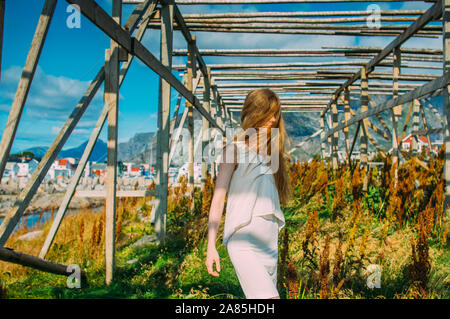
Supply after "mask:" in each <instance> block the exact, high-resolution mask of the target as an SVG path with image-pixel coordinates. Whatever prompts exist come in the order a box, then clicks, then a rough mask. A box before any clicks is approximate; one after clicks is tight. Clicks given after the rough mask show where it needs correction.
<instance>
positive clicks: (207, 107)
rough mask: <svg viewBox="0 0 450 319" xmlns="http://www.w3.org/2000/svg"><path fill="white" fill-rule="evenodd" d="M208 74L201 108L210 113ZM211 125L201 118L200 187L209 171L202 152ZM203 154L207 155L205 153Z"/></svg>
mask: <svg viewBox="0 0 450 319" xmlns="http://www.w3.org/2000/svg"><path fill="white" fill-rule="evenodd" d="M207 71H208V74H210V73H211V69H210V68H208V69H207ZM209 79H210V76H209V77H208V78H207V79H206V80H205V81H204V82H205V86H204V90H203V108H204V109H205V110H206V111H207V112H209V113H211V96H210V93H211V86H210V80H209ZM210 128H211V125H210V124H209V122H208V121H207V120H206V119H205V118H202V130H201V138H202V151H201V154H202V159H201V161H202V171H201V174H202V180H201V183H202V189H204V187H205V182H206V172H209V158H208V157H207V156H205V157H203V154H204V152H205V150H206V149H207V147H208V145H209V143H210V142H211V131H210ZM205 155H209V153H208V154H205Z"/></svg>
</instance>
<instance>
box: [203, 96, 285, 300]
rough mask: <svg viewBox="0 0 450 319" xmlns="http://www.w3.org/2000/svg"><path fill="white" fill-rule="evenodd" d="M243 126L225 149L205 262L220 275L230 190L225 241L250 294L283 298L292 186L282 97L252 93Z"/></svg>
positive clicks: (209, 270)
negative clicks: (283, 239) (281, 260)
mask: <svg viewBox="0 0 450 319" xmlns="http://www.w3.org/2000/svg"><path fill="white" fill-rule="evenodd" d="M241 129H242V130H241V132H239V133H238V134H236V135H235V136H234V138H233V140H232V141H231V142H230V143H228V144H227V145H226V146H225V147H224V150H223V152H222V160H221V162H220V165H219V173H218V176H217V178H216V184H215V189H214V194H213V198H212V201H211V208H210V212H209V229H208V248H207V253H206V261H205V264H206V267H207V269H208V273H209V274H211V275H212V276H215V277H218V276H219V272H220V257H219V254H218V252H217V249H216V238H217V232H218V229H219V224H220V221H221V218H222V212H223V208H224V205H225V198H226V196H227V193H228V199H227V207H226V216H225V226H224V234H223V243H224V246H225V247H226V248H227V251H228V254H229V256H230V259H231V262H232V263H233V266H234V269H235V271H236V274H237V277H238V279H239V283H240V284H241V287H242V290H243V291H244V294H245V297H246V298H248V299H254V298H258V299H265V298H277V299H279V298H280V296H279V293H278V290H277V264H278V233H279V231H280V230H281V229H282V227H283V226H284V225H285V220H284V216H283V213H282V211H281V208H280V202H281V203H282V204H284V205H285V204H287V202H288V201H289V199H290V196H291V193H292V189H291V184H290V179H289V167H288V164H287V161H286V159H285V156H286V155H287V154H286V153H285V151H284V142H285V140H286V141H287V140H288V139H287V135H286V132H285V129H284V122H283V118H282V116H281V103H280V99H279V97H278V95H277V94H276V93H274V92H273V91H272V90H270V89H258V90H253V91H251V92H250V93H249V94H248V95H247V97H246V99H245V102H244V105H243V108H242V112H241ZM287 156H288V157H289V155H287ZM214 264H215V266H216V270H214V268H213V267H214Z"/></svg>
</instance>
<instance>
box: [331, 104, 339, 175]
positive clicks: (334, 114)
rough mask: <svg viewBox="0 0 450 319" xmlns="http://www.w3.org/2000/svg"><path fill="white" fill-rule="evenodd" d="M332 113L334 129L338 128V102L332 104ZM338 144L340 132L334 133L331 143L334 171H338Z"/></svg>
mask: <svg viewBox="0 0 450 319" xmlns="http://www.w3.org/2000/svg"><path fill="white" fill-rule="evenodd" d="M331 113H332V115H331V117H332V121H333V128H335V127H336V126H338V110H337V103H336V102H334V103H332V104H331ZM338 143H339V132H335V133H333V138H332V142H331V149H332V161H333V171H336V170H337V167H338Z"/></svg>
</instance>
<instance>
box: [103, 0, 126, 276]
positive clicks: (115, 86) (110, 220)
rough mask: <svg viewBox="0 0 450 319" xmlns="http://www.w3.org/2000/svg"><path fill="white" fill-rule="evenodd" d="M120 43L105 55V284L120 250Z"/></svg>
mask: <svg viewBox="0 0 450 319" xmlns="http://www.w3.org/2000/svg"><path fill="white" fill-rule="evenodd" d="M112 17H113V19H114V21H115V22H116V23H117V24H119V25H120V24H121V17H122V1H121V0H113V3H112ZM119 49H120V45H119V43H117V42H115V41H114V40H111V47H110V49H107V50H106V52H105V92H104V101H105V104H107V105H108V133H107V134H108V141H107V145H108V153H107V164H106V165H107V167H106V199H105V211H106V218H105V264H106V265H105V266H106V275H105V282H106V284H107V285H110V284H111V282H112V280H113V275H114V268H115V250H116V248H115V247H116V244H115V243H116V185H117V139H118V124H119V69H120V61H119Z"/></svg>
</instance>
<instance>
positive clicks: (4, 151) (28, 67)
mask: <svg viewBox="0 0 450 319" xmlns="http://www.w3.org/2000/svg"><path fill="white" fill-rule="evenodd" d="M0 6H1V5H0ZM3 7H4V1H3ZM55 7H56V0H46V1H45V3H44V7H43V8H42V12H41V16H40V18H39V22H38V25H37V27H36V31H35V33H34V37H33V41H32V42H31V48H30V51H29V52H28V56H27V60H26V62H25V66H24V68H23V71H22V76H21V77H20V81H19V85H18V87H17V91H16V95H15V97H14V101H13V104H12V107H11V110H10V111H9V116H8V120H7V122H6V126H5V130H4V131H3V135H2V140H1V142H0V182H1V180H2V176H3V172H4V170H5V166H6V162H7V161H8V157H9V153H10V151H11V146H12V144H13V142H14V137H15V136H16V132H17V128H18V126H19V122H20V118H21V117H22V112H23V108H24V106H25V102H26V100H27V97H28V92H29V91H30V87H31V82H32V81H33V78H34V73H35V72H36V67H37V65H38V61H39V57H40V56H41V52H42V48H43V46H44V42H45V38H46V37H47V32H48V29H49V27H50V22H51V21H52V17H53V13H54V12H55ZM0 10H1V11H4V10H2V9H0ZM0 13H1V12H0ZM2 20H3V19H2ZM2 28H3V27H2ZM2 34H3V32H2ZM0 44H1V43H0ZM0 62H1V60H0ZM0 246H2V244H1V243H0Z"/></svg>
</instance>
